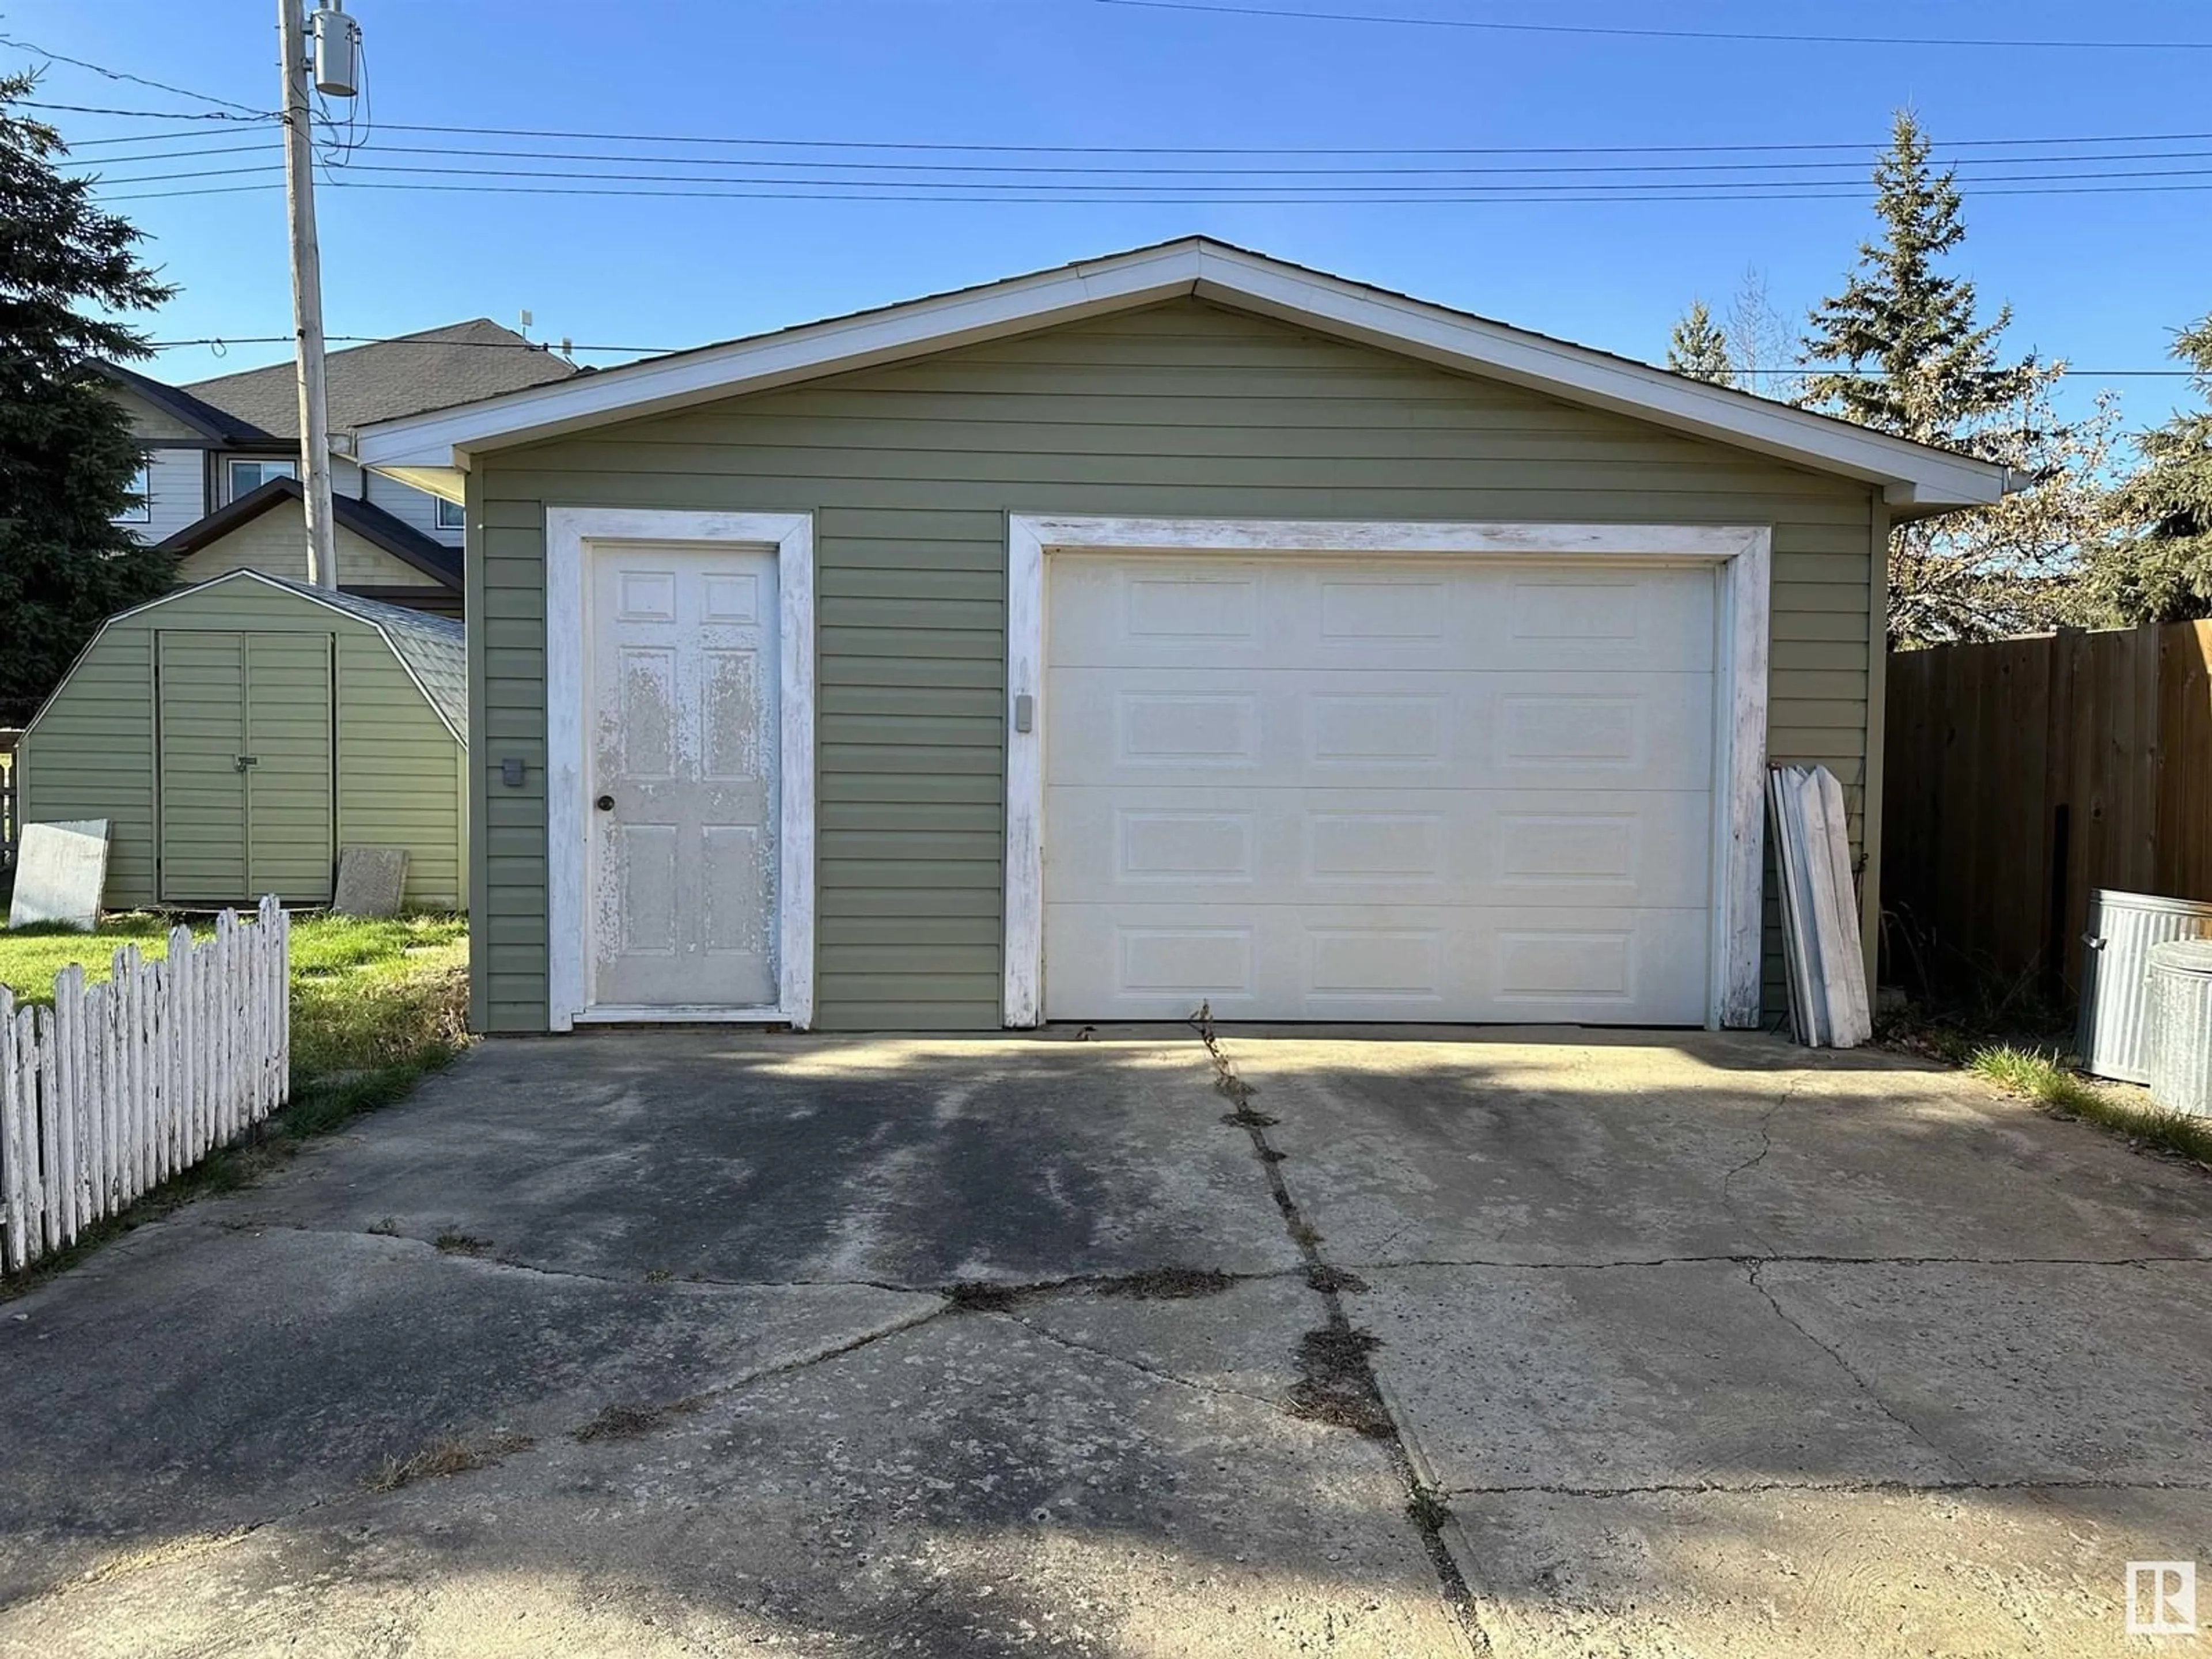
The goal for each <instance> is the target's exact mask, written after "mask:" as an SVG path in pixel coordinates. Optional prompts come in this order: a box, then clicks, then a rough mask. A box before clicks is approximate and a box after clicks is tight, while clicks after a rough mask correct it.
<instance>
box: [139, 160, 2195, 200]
mask: <svg viewBox="0 0 2212 1659" xmlns="http://www.w3.org/2000/svg"><path fill="white" fill-rule="evenodd" d="M269 170H270V167H269V165H268V164H263V165H259V166H248V167H202V168H194V169H187V170H186V171H185V172H182V173H140V174H137V175H135V176H134V177H131V178H128V179H116V180H113V181H112V182H114V183H117V184H125V185H134V184H160V183H166V182H170V181H173V180H178V179H222V178H234V177H240V176H244V175H250V174H254V173H266V172H268V171H269ZM346 173H347V177H346V179H337V178H333V179H331V183H332V184H333V185H343V184H346V183H348V182H349V181H350V180H351V179H352V178H353V175H355V174H357V173H392V174H399V175H404V177H403V178H402V179H398V180H394V182H395V183H397V184H400V185H403V186H404V185H407V184H411V183H413V182H415V181H417V180H421V179H462V178H465V179H556V180H562V181H580V182H584V183H608V184H677V185H748V186H750V185H798V184H803V185H809V186H811V187H812V188H814V189H816V190H818V191H822V192H823V194H822V195H821V196H820V197H818V198H816V199H821V200H828V201H845V200H857V201H922V202H928V201H940V200H951V201H963V200H979V201H991V200H996V199H1000V198H1001V197H1004V198H1006V199H1017V200H1018V199H1039V198H1042V199H1049V200H1066V201H1096V202H1102V203H1103V202H1114V201H1122V200H1127V199H1130V192H1132V191H1145V190H1154V191H1157V190H1161V189H1169V190H1172V191H1175V192H1176V194H1175V195H1174V197H1171V198H1170V199H1172V200H1176V201H1182V202H1190V203H1205V202H1210V201H1214V200H1221V199H1239V200H1248V201H1259V202H1267V201H1277V200H1283V199H1294V200H1300V201H1316V202H1317V201H1362V200H1365V201H1381V202H1391V201H1406V202H1419V201H1427V200H1432V199H1441V200H1451V201H1484V200H1489V199H1492V198H1493V197H1509V198H1510V197H1526V198H1528V199H1532V200H1541V199H1544V198H1546V197H1553V196H1560V197H1564V198H1565V199H1577V198H1574V197H1567V196H1566V195H1565V193H1566V192H1570V191H1587V192H1591V195H1590V197H1589V199H1595V200H1606V199H1610V198H1612V197H1620V198H1622V199H1643V200H1647V201H1668V200H1673V199H1676V198H1677V197H1680V199H1685V200H1692V201H1698V200H1708V201H1712V200H1717V201H1729V200H1736V199H1745V200H1764V199H1773V198H1771V197H1761V196H1756V195H1749V194H1746V192H1753V191H1767V190H1771V189H1777V188H1786V189H1788V190H1790V191H1795V192H1797V194H1796V196H1795V197H1794V198H1788V199H1797V200H1803V201H1823V200H1836V199H1845V200H1848V199H1851V198H1854V197H1857V196H1859V195H1861V194H1863V192H1865V191H1867V190H1868V189H1869V185H1867V184H1866V183H1865V182H1864V181H1863V180H1859V179H1803V180H1797V179H1788V180H1784V179H1681V180H1670V179H1634V180H1630V181H1627V182H1623V183H1607V182H1604V181H1601V180H1590V179H1575V180H1573V181H1572V182H1565V183H1559V184H1547V183H1542V182H1530V181H1528V180H1527V179H1516V180H1512V181H1510V182H1507V183H1503V184H1496V185H1482V184H1471V183H1468V182H1467V181H1466V180H1464V179H1461V180H1456V181H1455V182H1453V183H1450V184H1443V185H1411V184H1369V183H1352V184H1343V185H1333V184H1328V183H1324V182H1318V181H1315V180H1311V179H1309V180H1307V181H1304V182H1301V183H1296V184H1260V183H1253V182H1251V181H1249V180H1239V181H1238V182H1237V183H1234V184H1202V183H1182V182H1178V183H1176V184H1173V185H1162V184H1159V183H1158V182H1155V181H1150V180H1146V181H1141V182H1139V181H1125V182H1121V183H1105V184H1099V183H1090V182H1084V183H1068V182H1065V181H1054V182H1051V183H1042V182H1039V181H1036V180H1032V179H1012V180H1004V179H945V180H932V179H868V178H860V179H787V178H780V177H774V176H761V175H749V174H724V175H721V176H720V177H710V178H696V177H692V176H688V175H685V174H682V173H610V172H605V171H593V172H587V173H586V172H576V171H573V170H568V169H562V168H544V167H430V166H427V165H425V164H422V163H420V162H416V163H410V164H407V165H404V166H392V167H385V166H380V165H378V164H376V163H374V162H353V163H349V165H348V167H347V169H346ZM2207 174H2212V167H2132V168H2125V169H2119V170H2110V171H2104V172H2096V173H2086V172H2080V171H2075V172H2059V173H1998V174H1995V175H1993V176H1991V177H1990V178H1989V179H1985V180H1982V179H1977V180H1970V181H1966V183H1965V184H1964V185H1963V187H1962V188H1963V190H1964V191H1965V193H1966V194H1970V195H1983V194H2002V193H2005V192H2002V191H1996V190H1994V189H1992V188H1991V187H1992V186H1996V185H2014V184H2053V183H2073V182H2076V181H2080V182H2082V183H2085V184H2102V183H2104V182H2105V181H2107V180H2111V179H2188V178H2199V177H2203V176H2205V175H2207ZM428 187H429V186H425V188H428ZM949 191H973V192H984V193H983V194H980V195H973V196H967V197H962V196H951V195H948V194H946V192H949ZM1233 191H1247V192H1249V194H1248V195H1247V196H1245V197H1232V196H1231V192H1233ZM1454 191H1456V192H1459V194H1456V195H1452V194H1449V192H1454ZM1699 191H1705V192H1712V193H1711V194H1706V195H1698V194H1695V193H1693V192H1699Z"/></svg>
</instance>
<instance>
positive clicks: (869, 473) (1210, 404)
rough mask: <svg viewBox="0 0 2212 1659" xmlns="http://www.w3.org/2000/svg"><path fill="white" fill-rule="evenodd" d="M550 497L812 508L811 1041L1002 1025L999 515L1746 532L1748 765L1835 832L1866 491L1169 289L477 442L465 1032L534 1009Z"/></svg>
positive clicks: (1862, 644) (1865, 584)
mask: <svg viewBox="0 0 2212 1659" xmlns="http://www.w3.org/2000/svg"><path fill="white" fill-rule="evenodd" d="M548 505H562V506H593V507H623V506H634V507H690V508H709V509H712V508H719V509H724V510H751V511H804V510H811V511H812V512H813V513H815V515H816V519H815V556H816V566H817V582H818V589H819V605H818V613H819V614H818V617H817V652H818V664H817V668H818V682H819V687H820V699H821V706H820V711H819V721H820V726H819V732H818V755H819V775H818V782H817V789H818V794H819V845H818V854H819V871H820V881H819V890H818V912H817V916H818V932H819V939H818V942H817V950H818V957H817V964H816V969H817V993H818V1002H817V1016H818V1020H819V1023H820V1024H822V1025H823V1026H824V1027H826V1028H831V1029H837V1028H843V1029H854V1028H866V1027H938V1028H976V1027H987V1026H994V1025H996V1024H998V1021H999V957H998V939H999V926H1000V890H1001V885H1002V877H1003V872H1002V866H1001V861H1000V834H999V829H998V826H999V824H1000V823H1001V822H1002V814H1003V808H1004V750H1003V741H1002V734H1001V732H1000V719H1001V717H1002V709H1003V692H1004V676H1005V668H1004V663H1005V656H1006V640H1005V627H1006V513H1008V512H1010V511H1018V512H1040V513H1118V514H1161V515H1188V516H1211V517H1276V518H1281V517H1311V518H1337V519H1472V520H1614V521H1620V522H1658V523H1728V524H1747V523H1748V524H1767V525H1771V526H1772V528H1773V532H1774V550H1775V556H1774V571H1773V575H1774V591H1773V602H1774V653H1773V657H1774V663H1773V670H1774V677H1773V684H1772V687H1771V694H1772V703H1771V711H1770V717H1769V718H1770V733H1771V752H1772V755H1773V757H1775V758H1776V759H1778V760H1792V761H1807V762H1811V761H1817V762H1820V763H1825V764H1826V765H1828V766H1829V767H1831V768H1832V769H1834V770H1835V771H1836V773H1837V775H1838V776H1839V777H1840V778H1841V779H1842V780H1843V781H1844V786H1845V787H1846V790H1847V791H1848V792H1849V793H1850V797H1851V800H1852V808H1853V819H1852V829H1853V834H1854V836H1857V832H1858V827H1859V817H1858V800H1859V793H1860V789H1861V787H1862V785H1863V774H1864V769H1865V759H1866V737H1867V686H1868V678H1869V673H1870V672H1871V671H1872V669H1873V665H1872V664H1871V661H1870V654H1869V651H1870V643H1871V641H1872V640H1873V638H1874V629H1873V627H1872V623H1871V613H1870V609H1869V599H1870V595H1871V592H1872V591H1873V590H1872V588H1871V586H1870V578H1871V571H1872V566H1871V563H1870V560H1869V549H1870V547H1871V546H1872V544H1873V542H1872V531H1873V527H1874V525H1875V517H1874V515H1875V510H1876V507H1875V492H1874V491H1873V490H1872V489H1869V487H1868V486H1866V485H1863V484H1860V483H1854V482H1851V481H1850V480H1846V479H1840V478H1834V477H1826V476H1825V475H1821V474H1817V473H1813V472H1809V471H1802V470H1801V469H1797V468H1794V467H1790V466H1788V465H1784V464H1782V463H1780V462H1776V461H1770V460H1767V459H1765V458H1763V457H1759V456H1755V455H1752V454H1749V453H1745V452H1741V451H1737V450H1733V449H1730V448H1728V447H1725V446H1723V445H1719V444H1713V443H1706V442H1702V441H1697V440H1693V439H1690V438H1686V437H1682V436H1680V435H1675V434H1673V433H1670V432H1668V431H1665V430H1663V429H1662V428H1656V427H1653V426H1650V425H1647V424H1644V423H1642V422H1636V421H1633V420H1630V419H1626V418H1624V417H1620V416H1612V415H1607V414H1604V413H1601V412H1597V411H1594V410H1584V409H1580V408H1576V407H1574V406H1571V405H1570V404H1565V403H1561V402H1559V401H1557V400H1554V399H1551V398H1544V397H1541V396H1539V395H1536V394H1534V393H1531V392H1524V391H1522V390H1519V389H1517V388H1514V387H1510V386H1503V385H1500V384H1498V383H1497V382H1493V381H1487V380H1480V379H1475V378H1472V377H1468V376H1464V375H1456V374H1448V373H1446V372H1443V371H1442V370H1439V369H1436V368H1430V367H1428V366H1426V365H1424V364H1420V363H1417V362H1412V361H1410V360H1406V359H1401V358H1397V357H1394V356H1389V355H1388V354H1385V353H1383V352H1380V351H1375V350H1370V349H1364V348H1361V347H1358V346H1354V345H1349V344H1346V343H1341V342H1338V341H1334V340H1329V339H1326V338H1322V337H1317V336H1314V335H1310V334H1307V333H1304V332H1303V331H1299V330H1297V329H1295V328H1291V327H1289V326H1287V325H1282V324H1279V323H1275V322H1273V321H1269V320H1266V319H1259V318H1255V317H1251V316H1249V315H1244V314H1242V313H1233V312H1230V311H1226V310H1223V309H1220V308H1218V307H1211V306H1207V305H1205V304H1202V303H1200V302H1198V301H1179V302H1176V303H1174V304H1170V305H1165V306H1161V307H1155V308H1153V309H1151V310H1148V311H1144V312H1139V313H1131V314H1127V315H1124V316H1120V317H1116V318H1112V319H1104V320H1100V321H1097V322H1091V323H1085V324H1079V325H1070V326H1067V327H1064V328H1060V329H1056V330H1052V331H1046V332H1042V333H1039V334H1036V335H1031V336H1028V337H1024V338H1021V339H1017V340H1010V341H1002V342H998V343H993V344H989V345H984V346H977V347H971V348H968V349H963V350H958V351H952V352H946V353H944V354H941V355H939V356H934V357H931V358H927V359H925V360H922V361H920V362H914V363H909V364H904V365H900V366H896V367H892V368H881V369H872V370H867V371H864V372H861V373H858V374H848V375H844V376H840V377H837V378H836V379H832V380H823V381H818V382H815V383H812V384H810V385H808V386H803V387H794V388H792V389H789V390H786V391H781V392H763V393H760V394H757V395H755V396H753V397H750V398H737V399H731V400H728V401H726V402H723V403H720V404H710V405H706V406H703V407H702V408H700V409H697V410H689V411H685V412H684V413H681V414H678V415H672V416H662V417H658V418H653V419H648V420H641V421H635V422H625V423H623V424H620V425H616V426H612V427H608V428H602V429H599V430H598V431H594V432H592V433H589V434H586V435H579V436H575V437H571V438H566V439H559V440H555V441H549V442H547V443H544V444H540V445H535V446H532V447H526V448H522V449H518V450H514V451H510V452H506V453H498V454H494V455H489V456H486V457H483V458H481V459H480V460H479V461H478V463H477V471H476V472H475V474H474V475H473V476H472V477H471V481H470V507H469V524H470V532H469V533H470V547H471V557H470V581H471V592H470V596H469V615H470V617H471V629H472V638H471V715H472V718H473V719H474V720H476V721H477V725H476V726H475V728H474V729H475V730H477V731H478V732H482V733H483V748H482V750H481V751H480V765H479V767H478V769H477V783H478V787H479V789H480V790H481V791H482V792H483V793H482V797H481V799H483V802H484V805H485V811H484V813H483V818H484V829H483V836H482V838H481V841H480V844H479V848H478V854H477V856H478V860H479V866H478V878H479V884H478V886H477V892H478V893H479V895H480V896H481V900H480V902H479V904H478V907H477V913H478V924H479V925H478V929H477V953H476V964H475V965H476V975H477V981H476V985H475V994H476V1005H475V1006H476V1012H477V1019H478V1022H479V1024H483V1025H484V1026H485V1027H487V1028H489V1029H490V1030H513V1031H527V1030H543V1029H544V1023H545V996H546V982H545V969H546V943H545V937H544V917H545V849H544V773H543V771H542V767H543V764H544V758H545V755H544V737H545V709H544V661H545V653H544V509H545V508H546V507H547V506H548ZM507 755H515V756H520V757H524V758H526V760H527V761H528V762H529V763H530V766H531V768H532V770H531V771H530V773H529V776H528V782H527V785H526V787H524V788H521V789H507V788H503V787H500V786H499V783H498V781H497V768H498V763H499V759H500V757H502V756H507Z"/></svg>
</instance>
